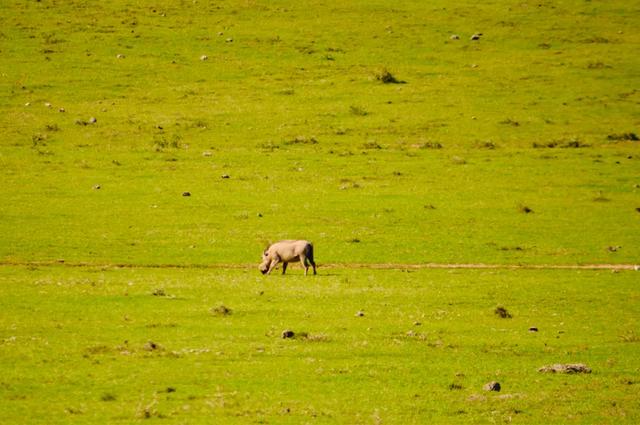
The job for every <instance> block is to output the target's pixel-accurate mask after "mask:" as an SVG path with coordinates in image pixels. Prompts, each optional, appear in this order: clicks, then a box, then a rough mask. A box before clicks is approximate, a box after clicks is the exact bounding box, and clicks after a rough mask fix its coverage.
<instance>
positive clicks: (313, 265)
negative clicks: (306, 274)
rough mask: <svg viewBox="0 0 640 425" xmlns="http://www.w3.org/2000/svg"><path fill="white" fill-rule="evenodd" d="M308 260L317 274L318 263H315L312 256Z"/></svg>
mask: <svg viewBox="0 0 640 425" xmlns="http://www.w3.org/2000/svg"><path fill="white" fill-rule="evenodd" d="M308 260H309V262H310V263H311V266H312V267H313V274H316V263H315V261H313V260H312V259H311V258H308Z"/></svg>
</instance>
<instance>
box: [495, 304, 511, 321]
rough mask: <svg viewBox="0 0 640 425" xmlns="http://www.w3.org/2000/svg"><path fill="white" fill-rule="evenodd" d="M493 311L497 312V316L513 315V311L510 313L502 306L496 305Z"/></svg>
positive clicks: (508, 317)
mask: <svg viewBox="0 0 640 425" xmlns="http://www.w3.org/2000/svg"><path fill="white" fill-rule="evenodd" d="M493 312H494V313H495V314H496V316H498V317H500V318H502V319H511V317H513V316H511V313H509V312H508V311H507V309H506V308H504V307H502V306H498V307H496V309H495V310H494V311H493Z"/></svg>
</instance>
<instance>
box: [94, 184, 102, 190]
mask: <svg viewBox="0 0 640 425" xmlns="http://www.w3.org/2000/svg"><path fill="white" fill-rule="evenodd" d="M100 188H101V186H100V185H99V184H97V185H95V186H93V189H94V190H99V189H100Z"/></svg>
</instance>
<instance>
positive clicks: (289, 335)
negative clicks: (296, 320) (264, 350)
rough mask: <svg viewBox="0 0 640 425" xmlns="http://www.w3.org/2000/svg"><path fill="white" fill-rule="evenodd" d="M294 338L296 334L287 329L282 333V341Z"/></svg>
mask: <svg viewBox="0 0 640 425" xmlns="http://www.w3.org/2000/svg"><path fill="white" fill-rule="evenodd" d="M295 336H296V334H295V332H293V331H292V330H289V329H287V330H284V331H282V339H290V338H293V337H295Z"/></svg>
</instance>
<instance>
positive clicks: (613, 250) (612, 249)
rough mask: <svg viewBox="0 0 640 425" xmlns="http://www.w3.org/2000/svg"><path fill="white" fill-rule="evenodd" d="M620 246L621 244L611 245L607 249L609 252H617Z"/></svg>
mask: <svg viewBox="0 0 640 425" xmlns="http://www.w3.org/2000/svg"><path fill="white" fill-rule="evenodd" d="M620 248H622V247H621V246H620V245H616V246H610V247H608V248H607V251H609V252H617V251H618V250H619V249H620Z"/></svg>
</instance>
